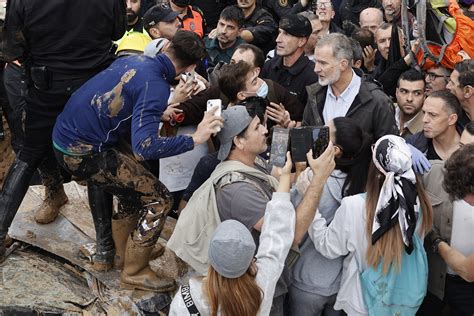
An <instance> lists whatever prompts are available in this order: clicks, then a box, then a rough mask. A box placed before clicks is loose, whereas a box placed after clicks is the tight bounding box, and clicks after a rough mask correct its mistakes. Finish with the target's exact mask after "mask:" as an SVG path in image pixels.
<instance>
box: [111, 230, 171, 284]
mask: <svg viewBox="0 0 474 316" xmlns="http://www.w3.org/2000/svg"><path fill="white" fill-rule="evenodd" d="M132 235H133V234H132ZM132 235H131V236H130V237H129V238H128V241H127V248H126V249H125V262H124V267H123V271H122V275H121V277H120V281H121V286H122V287H123V288H126V289H139V290H144V291H154V292H169V291H172V290H174V289H175V288H176V284H175V282H174V280H173V279H171V278H169V277H158V276H157V275H156V273H155V272H154V271H153V270H152V269H151V268H150V266H149V264H148V262H149V260H150V255H151V252H152V250H153V247H154V245H151V246H140V245H137V244H136V243H135V242H134V241H133V238H132Z"/></svg>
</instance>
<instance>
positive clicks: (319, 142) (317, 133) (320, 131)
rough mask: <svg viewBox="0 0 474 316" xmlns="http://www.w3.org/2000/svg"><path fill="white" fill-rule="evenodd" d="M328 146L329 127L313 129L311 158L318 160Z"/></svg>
mask: <svg viewBox="0 0 474 316" xmlns="http://www.w3.org/2000/svg"><path fill="white" fill-rule="evenodd" d="M328 144H329V127H327V126H321V127H315V128H313V146H312V149H313V158H318V157H319V156H321V154H322V153H323V152H324V151H325V150H326V148H327V147H328Z"/></svg>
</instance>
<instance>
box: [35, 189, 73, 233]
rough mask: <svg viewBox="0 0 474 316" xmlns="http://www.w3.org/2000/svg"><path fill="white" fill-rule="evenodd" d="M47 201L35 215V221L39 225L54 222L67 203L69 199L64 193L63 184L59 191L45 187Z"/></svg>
mask: <svg viewBox="0 0 474 316" xmlns="http://www.w3.org/2000/svg"><path fill="white" fill-rule="evenodd" d="M45 193H46V194H45V195H46V199H45V200H44V201H43V204H41V206H40V208H39V210H37V211H36V213H35V221H36V222H37V223H38V224H49V223H52V222H54V220H55V219H56V217H58V215H59V209H60V208H61V206H63V205H64V204H66V203H67V201H68V198H67V195H66V192H64V186H63V185H62V184H61V185H60V186H59V188H58V189H57V190H52V189H51V188H50V187H48V186H46V187H45Z"/></svg>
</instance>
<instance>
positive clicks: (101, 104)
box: [53, 55, 194, 160]
mask: <svg viewBox="0 0 474 316" xmlns="http://www.w3.org/2000/svg"><path fill="white" fill-rule="evenodd" d="M175 76H176V74H175V70H174V67H173V64H172V63H171V61H170V59H169V58H168V57H167V56H165V55H158V56H157V57H155V58H150V57H145V56H131V57H122V58H120V59H118V60H116V61H115V62H114V63H113V64H112V65H111V66H110V67H109V68H107V69H105V70H104V71H102V72H100V73H99V74H98V75H96V76H95V77H93V78H92V79H90V80H89V81H87V82H86V83H85V84H84V85H83V86H82V87H81V88H80V89H79V90H77V92H76V93H75V94H74V95H73V96H72V97H71V98H70V99H69V101H68V103H67V104H66V106H65V108H64V111H63V113H61V115H60V116H59V117H58V119H57V121H56V125H55V127H54V130H53V141H54V143H55V147H56V148H58V147H59V148H60V149H61V150H62V151H64V153H66V154H71V155H84V154H91V153H97V152H101V151H103V150H106V149H107V148H110V147H113V146H115V145H117V143H118V142H119V139H121V138H124V137H126V136H127V135H131V145H132V149H133V151H134V154H135V155H136V156H137V157H139V158H141V159H144V160H152V159H160V158H164V157H169V156H173V155H177V154H180V153H183V152H186V151H188V150H191V149H193V147H194V143H193V140H192V138H191V137H190V136H185V135H180V136H176V137H160V135H159V133H158V131H159V124H160V119H161V115H162V113H163V111H164V110H165V109H166V107H167V104H168V97H169V94H170V91H169V82H170V81H172V80H173V78H174V77H175Z"/></svg>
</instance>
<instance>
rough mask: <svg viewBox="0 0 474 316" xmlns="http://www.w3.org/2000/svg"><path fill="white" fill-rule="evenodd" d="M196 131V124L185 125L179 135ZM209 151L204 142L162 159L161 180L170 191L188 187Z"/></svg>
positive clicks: (180, 129)
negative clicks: (197, 166) (199, 164)
mask: <svg viewBox="0 0 474 316" xmlns="http://www.w3.org/2000/svg"><path fill="white" fill-rule="evenodd" d="M195 131H196V126H184V127H180V128H179V129H178V133H177V135H184V134H193V133H194V132H195ZM208 152H209V147H208V146H207V143H204V144H201V145H198V146H195V147H194V149H193V150H190V151H187V152H185V153H182V154H180V155H176V156H172V157H168V158H163V159H160V181H161V182H162V183H163V184H164V185H165V186H166V187H167V188H168V190H169V191H170V192H176V191H180V190H184V189H186V188H187V187H188V185H189V182H191V177H192V176H193V172H194V168H196V165H197V164H198V162H199V159H201V157H203V156H205V155H207V154H208Z"/></svg>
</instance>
